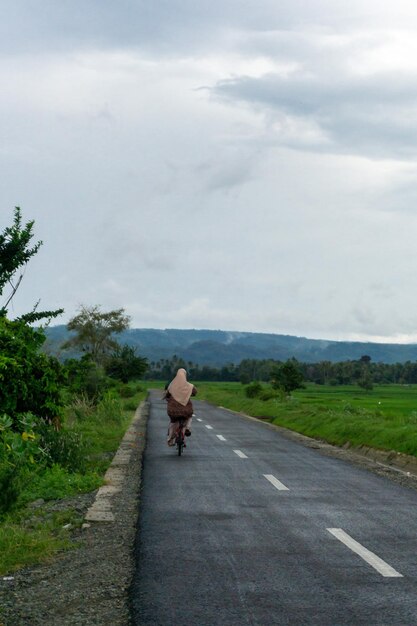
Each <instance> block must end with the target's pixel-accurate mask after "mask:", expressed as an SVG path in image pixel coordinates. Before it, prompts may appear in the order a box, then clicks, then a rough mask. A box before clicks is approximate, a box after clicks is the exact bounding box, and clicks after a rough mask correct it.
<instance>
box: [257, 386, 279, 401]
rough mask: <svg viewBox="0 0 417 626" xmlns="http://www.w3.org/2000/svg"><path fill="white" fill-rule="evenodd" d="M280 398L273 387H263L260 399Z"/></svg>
mask: <svg viewBox="0 0 417 626" xmlns="http://www.w3.org/2000/svg"><path fill="white" fill-rule="evenodd" d="M275 398H278V394H277V392H276V391H274V390H273V389H263V390H262V391H261V393H260V394H259V399H260V400H263V402H267V401H268V400H273V399H275Z"/></svg>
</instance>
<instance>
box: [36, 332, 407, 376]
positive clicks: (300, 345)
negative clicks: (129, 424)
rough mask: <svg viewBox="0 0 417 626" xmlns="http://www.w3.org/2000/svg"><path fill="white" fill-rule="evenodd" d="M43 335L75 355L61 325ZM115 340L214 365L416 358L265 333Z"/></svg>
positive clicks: (391, 347)
mask: <svg viewBox="0 0 417 626" xmlns="http://www.w3.org/2000/svg"><path fill="white" fill-rule="evenodd" d="M46 334H47V338H48V341H47V349H48V351H49V352H51V353H52V354H58V355H59V356H60V358H68V357H69V356H76V354H75V353H74V352H73V351H72V352H68V353H67V352H65V353H63V352H62V351H61V350H60V346H61V345H62V343H63V342H64V341H65V340H66V339H67V337H68V331H67V329H66V327H65V326H52V327H50V328H48V329H47V330H46ZM118 340H119V341H120V343H127V344H129V345H131V346H134V347H136V348H137V350H138V353H139V354H140V355H142V356H146V357H147V358H148V359H149V361H159V360H160V359H168V358H170V357H172V356H173V355H174V354H176V355H177V356H178V357H181V358H183V359H184V360H185V361H192V362H193V363H198V364H199V365H212V366H217V367H218V366H221V365H225V364H226V363H236V364H237V363H240V361H241V360H242V359H276V360H285V359H288V358H291V357H295V358H296V359H298V360H299V361H304V362H308V363H314V362H317V361H348V360H355V359H360V357H361V356H362V355H364V354H367V355H369V356H370V357H371V358H372V360H373V361H378V362H382V363H405V362H406V361H416V360H417V344H407V345H404V344H386V343H365V342H352V341H326V340H323V339H306V338H305V337H294V336H292V335H274V334H270V333H246V332H237V331H224V330H178V329H166V330H158V329H152V328H132V329H130V330H127V331H125V332H123V333H122V334H121V335H119V336H118Z"/></svg>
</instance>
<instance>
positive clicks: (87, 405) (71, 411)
mask: <svg viewBox="0 0 417 626" xmlns="http://www.w3.org/2000/svg"><path fill="white" fill-rule="evenodd" d="M95 410H96V405H95V402H94V400H92V399H91V398H89V397H88V396H87V395H86V394H81V395H79V396H74V397H73V398H72V400H71V402H70V403H69V404H68V405H67V406H66V407H65V410H64V415H65V421H67V422H68V423H70V424H73V423H74V422H76V421H80V422H83V421H86V420H88V419H90V418H91V417H93V415H94V411H95Z"/></svg>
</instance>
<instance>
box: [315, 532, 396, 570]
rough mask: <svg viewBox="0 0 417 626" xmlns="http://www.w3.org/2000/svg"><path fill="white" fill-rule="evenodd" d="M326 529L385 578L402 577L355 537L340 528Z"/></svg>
mask: <svg viewBox="0 0 417 626" xmlns="http://www.w3.org/2000/svg"><path fill="white" fill-rule="evenodd" d="M326 530H327V531H328V532H329V533H331V534H332V535H334V537H336V539H339V541H341V542H342V543H344V544H345V546H347V547H348V548H350V549H351V550H352V552H355V553H356V554H358V555H359V556H360V557H361V558H362V559H363V560H364V561H366V562H367V563H369V565H371V566H372V567H373V568H374V569H376V571H377V572H379V573H380V574H382V576H385V578H403V575H402V574H400V573H399V572H397V571H396V570H395V569H394V568H393V567H391V565H388V563H385V561H383V560H382V559H380V558H379V556H377V555H376V554H374V553H373V552H371V551H370V550H368V549H367V548H365V547H364V546H363V545H362V544H360V543H358V542H357V541H355V539H353V538H352V537H351V536H350V535H348V534H347V533H346V532H345V531H344V530H342V529H341V528H326Z"/></svg>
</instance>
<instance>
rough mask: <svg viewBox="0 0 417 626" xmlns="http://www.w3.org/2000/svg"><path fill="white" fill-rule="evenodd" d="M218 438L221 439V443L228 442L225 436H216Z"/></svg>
mask: <svg viewBox="0 0 417 626" xmlns="http://www.w3.org/2000/svg"><path fill="white" fill-rule="evenodd" d="M216 437H217V438H218V439H220V441H226V439H225V438H224V437H223V435H216Z"/></svg>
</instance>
